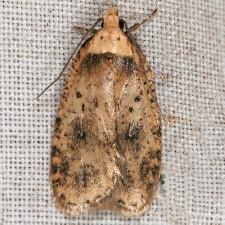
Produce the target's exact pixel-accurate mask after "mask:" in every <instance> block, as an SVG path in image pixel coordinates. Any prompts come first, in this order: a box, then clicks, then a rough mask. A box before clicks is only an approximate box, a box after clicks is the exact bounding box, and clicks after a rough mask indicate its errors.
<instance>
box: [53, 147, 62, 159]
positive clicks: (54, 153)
mask: <svg viewBox="0 0 225 225" xmlns="http://www.w3.org/2000/svg"><path fill="white" fill-rule="evenodd" d="M60 154H61V151H60V150H59V148H57V147H56V146H55V145H53V146H52V151H51V157H54V156H59V155H60Z"/></svg>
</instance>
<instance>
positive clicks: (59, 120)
mask: <svg viewBox="0 0 225 225" xmlns="http://www.w3.org/2000/svg"><path fill="white" fill-rule="evenodd" d="M61 121H62V119H61V118H60V117H56V119H55V132H58V131H59V126H60V124H61Z"/></svg>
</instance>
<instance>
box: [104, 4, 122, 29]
mask: <svg viewBox="0 0 225 225" xmlns="http://www.w3.org/2000/svg"><path fill="white" fill-rule="evenodd" d="M103 27H104V28H105V29H119V17H118V10H117V8H109V9H108V10H107V12H106V15H105V16H104V25H103Z"/></svg>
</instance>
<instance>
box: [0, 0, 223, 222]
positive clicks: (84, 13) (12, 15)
mask: <svg viewBox="0 0 225 225" xmlns="http://www.w3.org/2000/svg"><path fill="white" fill-rule="evenodd" d="M111 3H114V4H115V5H117V6H118V8H119V11H120V15H121V17H123V18H125V19H126V20H127V22H128V24H130V25H131V24H133V23H134V22H136V21H139V20H141V18H143V17H144V16H146V15H148V14H149V13H150V12H151V10H153V9H154V8H155V7H156V6H157V7H158V9H159V13H158V15H157V16H156V17H155V18H154V20H153V21H152V22H150V23H147V24H145V25H144V26H142V28H141V29H140V30H139V32H137V33H136V34H135V38H136V40H137V42H138V43H139V45H140V47H141V48H142V49H143V52H144V54H145V55H146V57H147V60H148V61H149V63H150V65H151V67H152V69H153V71H154V72H155V74H156V76H155V77H156V83H157V95H158V101H159V104H160V107H161V111H162V114H163V115H164V117H165V119H164V120H163V131H162V134H163V135H162V137H163V160H162V164H163V169H162V174H164V176H163V177H164V184H163V185H160V186H159V187H158V191H157V194H156V197H155V198H154V201H153V203H152V206H151V208H150V209H149V210H148V212H147V213H145V214H144V215H143V216H140V217H138V218H133V219H125V218H123V217H119V216H117V215H114V214H112V213H110V212H100V213H95V214H91V215H82V216H79V217H77V218H75V219H69V218H67V217H64V216H63V215H62V214H60V213H58V212H57V211H56V209H55V208H54V206H53V204H52V201H51V196H50V186H49V181H48V172H49V154H50V141H51V135H52V132H53V125H54V119H55V112H56V109H57V105H58V101H59V94H60V90H61V89H62V85H63V79H62V80H61V81H59V82H58V83H57V84H56V85H55V86H53V87H52V88H51V89H50V90H48V91H47V92H46V93H45V94H44V95H43V96H42V97H41V99H40V100H39V101H34V100H32V98H33V97H34V96H36V95H37V94H38V93H40V92H41V91H42V90H43V88H44V87H46V86H47V85H48V84H49V83H50V82H51V81H52V80H54V78H55V77H56V76H58V74H59V73H60V70H61V69H62V67H63V65H64V64H65V63H66V61H67V59H68V58H69V56H70V54H71V53H72V51H73V49H74V48H75V46H76V44H77V43H78V41H79V38H80V35H79V34H77V33H72V32H71V31H72V30H73V28H72V27H73V26H74V25H80V26H84V27H89V26H90V25H92V24H93V22H94V21H95V20H96V19H97V18H98V17H100V16H102V13H103V12H104V10H105V9H106V8H107V7H108V6H109V5H110V4H111ZM224 12H225V1H224V0H207V1H205V0H162V1H159V0H158V1H157V2H155V1H150V0H141V1H135V0H130V1H127V0H126V1H125V0H124V1H114V2H112V1H111V2H108V1H103V0H102V1H100V0H99V1H91V0H62V1H60V0H36V1H35V0H4V1H3V0H1V2H0V153H1V157H0V159H1V165H0V178H1V179H0V194H1V195H0V224H1V225H17V224H23V225H27V224H32V225H42V224H46V225H50V224H51V225H53V224H54V225H59V224H60V225H61V224H65V225H67V224H70V225H75V224H81V225H117V224H123V225H134V224H135V225H143V224H145V225H147V224H148V225H158V224H161V225H184V224H187V225H192V224H196V225H199V224H203V225H224V224H225V66H224V64H225V48H224V47H225V46H224V40H225V26H224V25H225V13H224Z"/></svg>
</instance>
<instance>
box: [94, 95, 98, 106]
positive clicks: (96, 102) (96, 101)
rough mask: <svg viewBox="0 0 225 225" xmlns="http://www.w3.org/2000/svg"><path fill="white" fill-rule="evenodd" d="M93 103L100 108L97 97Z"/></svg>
mask: <svg viewBox="0 0 225 225" xmlns="http://www.w3.org/2000/svg"><path fill="white" fill-rule="evenodd" d="M93 103H94V106H95V107H96V108H98V99H97V98H96V97H95V98H94V99H93Z"/></svg>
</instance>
